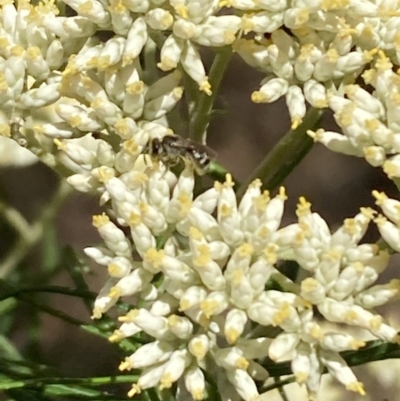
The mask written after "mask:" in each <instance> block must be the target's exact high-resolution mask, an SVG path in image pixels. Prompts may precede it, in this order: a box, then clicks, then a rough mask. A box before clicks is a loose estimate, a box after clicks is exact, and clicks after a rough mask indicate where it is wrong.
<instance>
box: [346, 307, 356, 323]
mask: <svg viewBox="0 0 400 401" xmlns="http://www.w3.org/2000/svg"><path fill="white" fill-rule="evenodd" d="M357 319H358V315H357V312H355V311H353V310H349V311H348V312H346V313H345V314H344V316H343V320H344V321H345V322H348V323H350V324H351V323H354V322H356V321H357Z"/></svg>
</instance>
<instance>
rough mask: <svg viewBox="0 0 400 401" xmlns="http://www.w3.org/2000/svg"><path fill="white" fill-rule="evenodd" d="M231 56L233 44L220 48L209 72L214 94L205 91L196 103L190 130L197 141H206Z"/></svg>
mask: <svg viewBox="0 0 400 401" xmlns="http://www.w3.org/2000/svg"><path fill="white" fill-rule="evenodd" d="M231 58H232V47H231V46H226V47H223V48H221V49H219V50H218V52H217V54H216V56H215V58H214V62H213V64H212V66H211V69H210V74H209V80H210V84H211V90H212V94H211V95H210V96H209V95H207V94H205V93H204V92H203V93H201V94H200V96H199V101H198V104H196V106H195V108H194V110H193V111H194V114H193V116H192V118H191V119H190V121H191V126H190V132H191V133H193V139H194V140H195V141H198V142H202V143H206V141H205V139H206V130H207V126H208V124H209V122H210V118H211V111H212V108H213V105H214V101H215V97H216V95H217V94H218V91H219V87H220V85H221V82H222V78H223V77H224V74H225V70H226V68H227V67H228V64H229V61H230V60H231Z"/></svg>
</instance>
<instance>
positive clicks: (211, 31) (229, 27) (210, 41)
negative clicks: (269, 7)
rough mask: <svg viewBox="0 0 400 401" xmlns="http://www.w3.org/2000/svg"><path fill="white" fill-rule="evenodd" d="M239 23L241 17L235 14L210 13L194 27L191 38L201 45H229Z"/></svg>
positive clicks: (232, 40) (234, 37) (237, 29)
mask: <svg viewBox="0 0 400 401" xmlns="http://www.w3.org/2000/svg"><path fill="white" fill-rule="evenodd" d="M240 23H241V18H240V17H238V16H236V15H220V16H213V15H212V16H210V17H208V18H207V19H205V20H204V21H203V22H202V23H201V24H199V25H197V26H196V27H195V34H194V37H193V38H192V40H193V41H195V42H197V43H198V44H199V45H202V46H214V47H221V46H226V45H231V44H232V43H233V42H234V41H235V39H236V36H235V35H236V33H237V32H238V31H239V28H240ZM174 32H175V27H174ZM188 39H189V38H188Z"/></svg>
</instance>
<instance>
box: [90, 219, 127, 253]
mask: <svg viewBox="0 0 400 401" xmlns="http://www.w3.org/2000/svg"><path fill="white" fill-rule="evenodd" d="M93 225H94V226H95V227H96V228H97V229H98V231H99V234H100V236H101V237H102V238H103V240H104V242H105V243H106V245H107V247H108V248H109V249H110V250H111V251H113V252H114V253H115V254H116V255H118V256H127V257H129V256H130V255H131V252H132V249H131V243H130V242H129V240H128V239H127V238H126V237H125V234H124V232H123V231H122V230H121V229H119V228H118V227H117V226H116V225H115V224H114V223H112V222H111V221H110V219H109V218H108V216H106V215H105V214H102V215H98V216H93Z"/></svg>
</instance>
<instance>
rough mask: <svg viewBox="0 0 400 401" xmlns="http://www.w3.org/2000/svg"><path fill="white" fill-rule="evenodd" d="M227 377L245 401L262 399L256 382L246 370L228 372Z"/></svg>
mask: <svg viewBox="0 0 400 401" xmlns="http://www.w3.org/2000/svg"><path fill="white" fill-rule="evenodd" d="M227 377H228V380H229V381H230V382H231V383H232V384H233V386H234V387H235V390H236V391H237V393H238V394H239V395H240V397H241V398H242V399H243V400H244V401H257V400H259V399H260V395H259V394H258V391H257V386H256V384H255V383H254V380H253V379H252V378H251V376H250V375H249V374H248V373H247V372H246V371H245V370H242V369H232V370H228V371H227Z"/></svg>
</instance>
